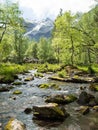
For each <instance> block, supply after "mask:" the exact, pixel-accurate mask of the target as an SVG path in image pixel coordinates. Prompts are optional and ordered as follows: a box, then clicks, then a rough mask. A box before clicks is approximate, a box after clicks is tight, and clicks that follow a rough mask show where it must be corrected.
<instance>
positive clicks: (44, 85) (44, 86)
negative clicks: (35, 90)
mask: <svg viewBox="0 0 98 130" xmlns="http://www.w3.org/2000/svg"><path fill="white" fill-rule="evenodd" d="M39 87H40V88H44V89H46V88H49V84H41V85H39Z"/></svg>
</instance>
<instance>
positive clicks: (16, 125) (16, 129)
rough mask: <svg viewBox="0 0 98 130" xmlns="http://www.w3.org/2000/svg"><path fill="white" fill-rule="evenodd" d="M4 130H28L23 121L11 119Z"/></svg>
mask: <svg viewBox="0 0 98 130" xmlns="http://www.w3.org/2000/svg"><path fill="white" fill-rule="evenodd" d="M4 130H26V126H25V125H24V124H23V123H22V122H21V121H19V120H17V119H14V118H11V119H10V120H9V121H8V123H7V124H6V126H5V128H4Z"/></svg>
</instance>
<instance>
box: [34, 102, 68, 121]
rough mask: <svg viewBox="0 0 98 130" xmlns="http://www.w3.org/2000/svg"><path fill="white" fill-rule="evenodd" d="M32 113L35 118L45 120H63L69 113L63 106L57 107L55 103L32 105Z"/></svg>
mask: <svg viewBox="0 0 98 130" xmlns="http://www.w3.org/2000/svg"><path fill="white" fill-rule="evenodd" d="M33 114H34V117H35V118H37V119H45V120H46V119H52V120H63V119H65V118H66V117H67V116H68V115H69V114H68V113H67V112H66V110H65V108H64V107H59V106H58V104H56V103H48V104H46V105H40V106H39V105H38V106H33Z"/></svg>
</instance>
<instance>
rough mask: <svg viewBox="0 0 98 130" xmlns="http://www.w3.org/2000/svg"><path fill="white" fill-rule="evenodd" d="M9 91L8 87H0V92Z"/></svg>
mask: <svg viewBox="0 0 98 130" xmlns="http://www.w3.org/2000/svg"><path fill="white" fill-rule="evenodd" d="M6 91H10V89H9V88H8V87H0V92H6Z"/></svg>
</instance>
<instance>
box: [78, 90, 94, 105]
mask: <svg viewBox="0 0 98 130" xmlns="http://www.w3.org/2000/svg"><path fill="white" fill-rule="evenodd" d="M92 99H94V96H93V95H91V94H89V93H87V92H86V91H82V92H81V94H80V95H79V98H78V100H77V102H78V103H79V104H82V105H88V104H89V102H90V101H91V100H92Z"/></svg>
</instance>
